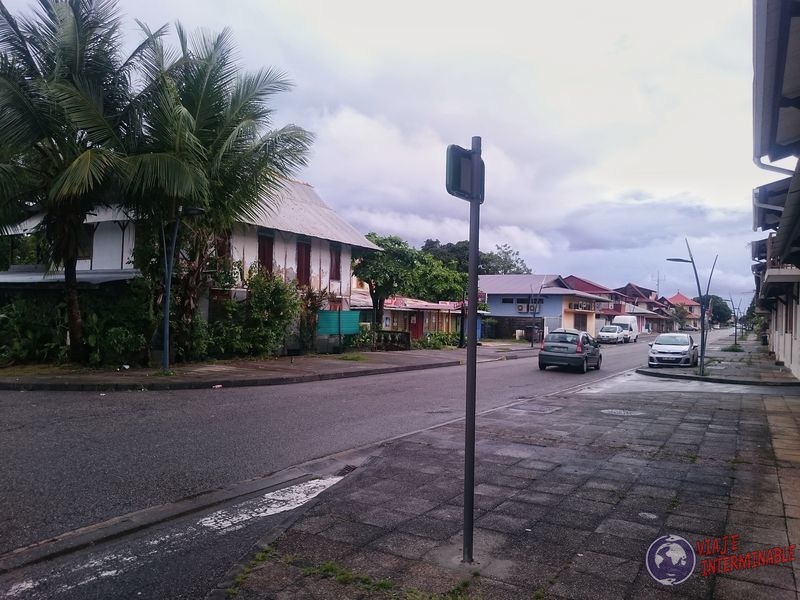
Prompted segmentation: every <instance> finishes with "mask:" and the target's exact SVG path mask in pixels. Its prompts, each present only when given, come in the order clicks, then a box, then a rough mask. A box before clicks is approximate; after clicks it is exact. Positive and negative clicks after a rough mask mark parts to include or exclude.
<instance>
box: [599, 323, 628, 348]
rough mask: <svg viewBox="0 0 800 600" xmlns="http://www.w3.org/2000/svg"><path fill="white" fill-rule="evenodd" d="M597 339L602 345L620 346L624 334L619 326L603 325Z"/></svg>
mask: <svg viewBox="0 0 800 600" xmlns="http://www.w3.org/2000/svg"><path fill="white" fill-rule="evenodd" d="M597 339H598V341H600V342H601V343H603V344H621V343H622V342H624V341H625V332H624V331H623V330H622V327H620V326H619V325H605V326H604V327H603V328H602V329H600V331H598V332H597Z"/></svg>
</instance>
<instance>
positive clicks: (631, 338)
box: [611, 315, 639, 344]
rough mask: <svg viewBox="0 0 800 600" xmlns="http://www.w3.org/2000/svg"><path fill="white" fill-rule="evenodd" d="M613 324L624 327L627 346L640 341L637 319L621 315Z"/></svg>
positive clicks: (623, 333) (623, 331)
mask: <svg viewBox="0 0 800 600" xmlns="http://www.w3.org/2000/svg"><path fill="white" fill-rule="evenodd" d="M611 324H612V325H619V326H620V327H622V335H623V337H624V340H625V343H626V344H627V343H628V342H636V341H637V340H638V339H639V325H638V323H637V321H636V317H632V316H629V315H620V316H618V317H614V320H613V321H612V322H611Z"/></svg>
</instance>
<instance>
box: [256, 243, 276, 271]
mask: <svg viewBox="0 0 800 600" xmlns="http://www.w3.org/2000/svg"><path fill="white" fill-rule="evenodd" d="M274 245H275V238H273V237H272V236H271V235H261V234H259V236H258V264H259V267H260V268H261V272H262V273H272V255H273V248H274Z"/></svg>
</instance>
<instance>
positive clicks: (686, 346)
mask: <svg viewBox="0 0 800 600" xmlns="http://www.w3.org/2000/svg"><path fill="white" fill-rule="evenodd" d="M697 357H698V350H697V344H695V342H694V338H693V337H692V336H690V335H689V334H688V333H662V334H660V335H659V336H658V337H657V338H656V339H655V341H654V342H653V343H651V344H650V352H649V354H648V355H647V366H648V367H662V366H675V367H694V366H696V365H697Z"/></svg>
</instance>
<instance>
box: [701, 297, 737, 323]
mask: <svg viewBox="0 0 800 600" xmlns="http://www.w3.org/2000/svg"><path fill="white" fill-rule="evenodd" d="M703 299H704V301H705V302H704V304H705V305H706V307H708V306H711V322H712V323H727V322H728V321H730V320H731V317H732V316H733V312H732V311H731V308H730V306H728V303H727V302H725V300H723V299H722V298H720V297H719V296H715V295H714V294H709V295H708V296H703ZM694 301H695V302H700V299H699V298H695V299H694ZM709 303H710V304H709Z"/></svg>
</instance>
